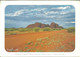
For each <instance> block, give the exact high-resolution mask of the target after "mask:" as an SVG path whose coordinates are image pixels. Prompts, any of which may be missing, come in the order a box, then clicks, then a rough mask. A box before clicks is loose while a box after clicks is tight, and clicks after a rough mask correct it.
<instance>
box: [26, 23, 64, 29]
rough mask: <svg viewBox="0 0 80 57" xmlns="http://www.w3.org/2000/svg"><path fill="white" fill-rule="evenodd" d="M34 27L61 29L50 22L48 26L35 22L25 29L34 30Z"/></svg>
mask: <svg viewBox="0 0 80 57" xmlns="http://www.w3.org/2000/svg"><path fill="white" fill-rule="evenodd" d="M35 27H40V28H44V27H50V28H63V27H62V26H59V25H58V24H56V23H54V22H52V23H51V24H50V25H48V24H42V23H38V22H36V23H35V24H30V25H28V26H27V28H35Z"/></svg>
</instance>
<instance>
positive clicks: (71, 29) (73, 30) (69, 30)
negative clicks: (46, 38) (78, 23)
mask: <svg viewBox="0 0 80 57" xmlns="http://www.w3.org/2000/svg"><path fill="white" fill-rule="evenodd" d="M67 31H68V32H69V33H72V32H75V27H70V28H68V29H67Z"/></svg>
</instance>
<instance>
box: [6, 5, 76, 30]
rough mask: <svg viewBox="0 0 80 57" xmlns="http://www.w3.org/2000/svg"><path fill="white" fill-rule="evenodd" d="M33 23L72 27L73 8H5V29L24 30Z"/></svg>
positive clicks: (43, 6)
mask: <svg viewBox="0 0 80 57" xmlns="http://www.w3.org/2000/svg"><path fill="white" fill-rule="evenodd" d="M35 22H40V23H44V24H51V22H55V23H57V24H59V25H60V26H63V27H64V28H68V27H74V26H75V8H74V7H73V6H71V5H8V6H7V7H6V8H5V27H6V28H20V27H23V28H25V27H27V26H28V25H29V24H34V23H35Z"/></svg>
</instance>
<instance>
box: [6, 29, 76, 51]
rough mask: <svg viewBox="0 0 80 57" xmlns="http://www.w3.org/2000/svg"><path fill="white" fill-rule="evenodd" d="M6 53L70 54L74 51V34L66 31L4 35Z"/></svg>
mask: <svg viewBox="0 0 80 57" xmlns="http://www.w3.org/2000/svg"><path fill="white" fill-rule="evenodd" d="M5 49H6V51H8V52H72V51H74V49H75V34H74V33H69V32H67V30H66V29H64V30H58V31H43V32H32V33H23V34H15V35H5Z"/></svg>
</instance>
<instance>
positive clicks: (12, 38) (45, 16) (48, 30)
mask: <svg viewBox="0 0 80 57" xmlns="http://www.w3.org/2000/svg"><path fill="white" fill-rule="evenodd" d="M5 50H6V51H7V52H73V51H74V50H75V8H74V7H73V6H72V5H8V6H7V7H6V8H5Z"/></svg>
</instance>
